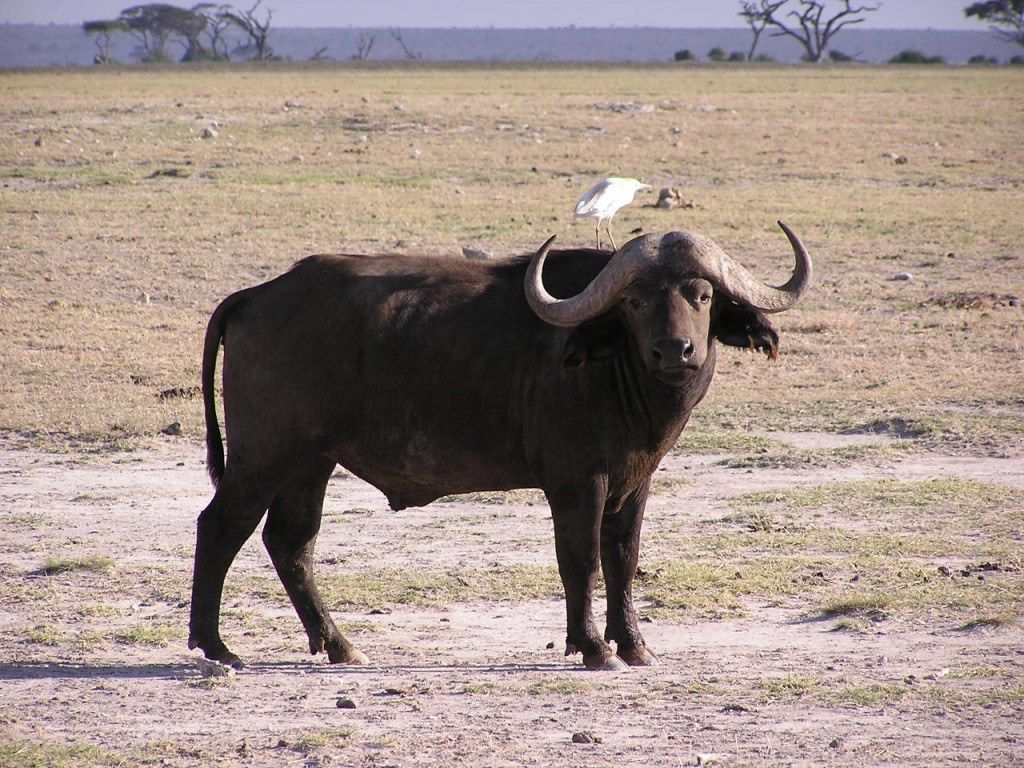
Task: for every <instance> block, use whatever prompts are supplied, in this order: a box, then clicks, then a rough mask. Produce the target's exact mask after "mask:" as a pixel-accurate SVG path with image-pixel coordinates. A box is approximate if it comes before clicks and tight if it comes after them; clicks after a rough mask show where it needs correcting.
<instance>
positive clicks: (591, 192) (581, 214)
mask: <svg viewBox="0 0 1024 768" xmlns="http://www.w3.org/2000/svg"><path fill="white" fill-rule="evenodd" d="M650 187H651V185H650V184H644V183H643V182H642V181H637V180H636V179H623V178H620V177H618V176H611V177H609V178H607V179H605V180H604V181H599V182H598V183H597V184H595V185H594V186H592V187H591V188H590V189H588V190H587V191H586V192H584V193H583V197H581V198H580V199H579V200H578V201H576V208H575V209H573V216H574V217H575V218H577V219H597V226H596V227H595V228H594V232H595V233H596V234H597V247H598V248H600V247H601V222H602V221H603V222H604V228H605V231H606V232H607V233H608V239H609V240H610V241H611V244H612V248H613V249H615V250H618V246H617V245H615V238H614V237H612V230H611V220H612V217H613V216H614V215H615V214H616V213H617V212H618V210H619V209H620V208H624V207H625V206H627V205H629V204H630V203H632V202H633V197H634V196H635V195H636V193H637V191H638V190H641V189H650Z"/></svg>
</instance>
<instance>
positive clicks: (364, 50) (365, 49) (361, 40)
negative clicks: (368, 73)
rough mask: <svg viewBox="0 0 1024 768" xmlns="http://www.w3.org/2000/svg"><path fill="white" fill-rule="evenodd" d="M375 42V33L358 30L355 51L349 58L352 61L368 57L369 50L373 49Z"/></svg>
mask: <svg viewBox="0 0 1024 768" xmlns="http://www.w3.org/2000/svg"><path fill="white" fill-rule="evenodd" d="M375 42H377V36H376V35H366V34H363V33H362V32H360V33H359V37H357V38H356V52H355V53H353V54H352V55H351V56H350V57H349V58H350V59H352V60H353V61H363V60H364V59H368V58H370V51H372V50H373V44H374V43H375Z"/></svg>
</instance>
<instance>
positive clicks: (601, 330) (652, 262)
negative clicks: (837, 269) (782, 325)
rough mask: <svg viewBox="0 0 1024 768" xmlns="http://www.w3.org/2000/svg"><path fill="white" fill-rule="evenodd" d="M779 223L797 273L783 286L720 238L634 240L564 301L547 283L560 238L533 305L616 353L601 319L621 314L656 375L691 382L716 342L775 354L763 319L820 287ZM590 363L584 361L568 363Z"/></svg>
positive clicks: (531, 294) (540, 256)
mask: <svg viewBox="0 0 1024 768" xmlns="http://www.w3.org/2000/svg"><path fill="white" fill-rule="evenodd" d="M779 226H780V227H782V230H783V232H785V233H786V236H787V237H788V238H789V242H790V244H791V245H792V247H793V252H794V254H795V256H796V266H795V268H794V270H793V274H792V276H791V277H790V279H789V280H788V281H787V282H786V283H785V285H782V286H779V287H773V286H769V285H765V284H764V283H762V282H761V281H759V280H757V279H756V278H755V277H754V276H753V275H751V274H750V273H749V272H748V271H747V270H746V269H744V267H743V266H741V265H740V264H739V263H738V262H736V261H735V260H734V259H733V258H732V257H731V256H729V254H727V253H726V252H725V251H724V250H722V249H721V248H720V247H719V246H718V245H716V244H715V243H714V242H713V241H712V240H710V239H708V238H706V237H702V236H700V235H693V234H689V233H686V232H670V233H669V234H667V235H663V236H657V235H642V236H641V237H637V238H634V239H633V240H630V241H629V242H628V243H626V244H625V245H624V246H623V247H622V248H620V249H619V250H618V251H617V252H616V253H615V254H613V255H612V257H611V259H609V261H608V264H607V265H606V266H605V267H604V269H603V270H601V272H600V273H599V274H598V275H597V276H596V277H595V278H594V279H593V281H591V283H590V285H588V286H587V287H586V288H585V289H584V290H583V291H582V292H580V293H579V294H577V295H576V296H572V297H570V298H566V299H556V298H554V297H553V296H551V294H549V293H548V292H547V290H545V288H544V283H543V280H542V278H541V272H542V270H543V267H544V259H545V257H546V256H547V252H548V249H549V248H550V247H551V243H552V241H553V240H554V238H553V237H552V238H551V239H549V240H548V241H547V242H546V243H544V245H543V246H541V249H540V250H539V251H538V252H537V254H536V255H535V256H534V257H533V260H532V262H531V263H530V268H529V270H528V271H527V273H526V300H527V302H528V303H529V305H530V307H531V308H532V309H533V311H534V312H535V313H536V314H537V316H538V317H540V318H541V319H542V320H544V321H545V322H547V323H551V324H552V325H557V326H563V327H573V328H576V327H579V326H582V325H584V324H587V325H588V326H589V327H590V330H589V331H588V334H590V336H592V337H594V338H596V339H597V340H598V342H599V344H598V347H597V348H604V349H608V350H611V349H613V348H614V347H615V344H614V336H615V334H614V333H613V332H612V331H610V330H609V329H608V328H607V324H606V323H605V324H602V323H601V322H600V321H599V322H598V323H597V325H596V326H595V325H594V324H593V321H595V320H597V319H599V318H605V317H606V316H607V315H613V316H614V319H612V320H611V322H613V323H616V324H617V326H618V327H624V329H625V331H626V332H627V333H628V335H629V336H631V337H632V339H633V342H634V344H635V346H636V349H637V352H638V353H639V355H640V356H641V359H642V360H643V362H644V365H645V366H646V367H647V369H648V371H650V372H651V373H652V374H653V375H654V376H656V377H657V378H658V379H660V380H662V381H664V382H666V383H669V384H682V383H683V382H684V381H685V380H686V379H687V378H688V377H689V375H690V374H691V373H692V372H694V371H696V370H697V369H699V368H700V367H701V366H702V365H704V362H705V360H706V359H707V354H708V345H709V343H710V341H711V339H712V338H714V337H718V338H719V339H720V340H721V341H723V342H724V343H726V344H732V345H736V346H750V347H754V348H758V349H763V350H764V351H765V352H767V353H768V355H769V356H770V357H774V354H775V348H776V344H777V342H778V337H777V335H776V333H775V330H774V329H773V328H772V327H771V324H770V323H768V321H767V319H766V318H764V316H763V314H762V313H772V312H782V311H784V310H787V309H789V308H790V307H792V306H793V305H794V304H796V302H797V301H798V300H799V299H800V296H801V295H803V293H804V292H805V291H806V290H807V288H808V287H809V286H810V282H811V260H810V257H809V256H808V254H807V249H806V248H804V246H803V244H802V243H801V242H800V238H798V237H797V236H796V234H795V233H794V232H793V231H792V230H791V229H790V228H789V227H788V226H786V225H785V224H784V223H783V222H781V221H780V222H779ZM610 310H614V312H610ZM601 344H603V347H601ZM606 356H609V355H606ZM570 357H572V355H570ZM590 359H594V355H591V356H590ZM582 361H583V359H582V358H580V357H579V355H577V356H576V357H575V358H572V359H570V360H569V362H570V363H573V362H575V363H578V362H582Z"/></svg>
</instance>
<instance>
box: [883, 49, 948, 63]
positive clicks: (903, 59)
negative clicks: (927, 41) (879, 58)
mask: <svg viewBox="0 0 1024 768" xmlns="http://www.w3.org/2000/svg"><path fill="white" fill-rule="evenodd" d="M889 63H890V64H945V63H946V60H945V59H944V58H942V57H941V56H926V55H925V54H923V53H921V52H920V51H900V52H899V53H897V54H896V55H895V56H893V57H892V58H891V59H889Z"/></svg>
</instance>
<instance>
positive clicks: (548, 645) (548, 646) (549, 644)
mask: <svg viewBox="0 0 1024 768" xmlns="http://www.w3.org/2000/svg"><path fill="white" fill-rule="evenodd" d="M544 647H545V648H546V649H548V650H549V651H550V650H551V649H552V648H554V647H555V643H554V642H553V641H552V642H550V643H548V644H547V645H545V646H544Z"/></svg>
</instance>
